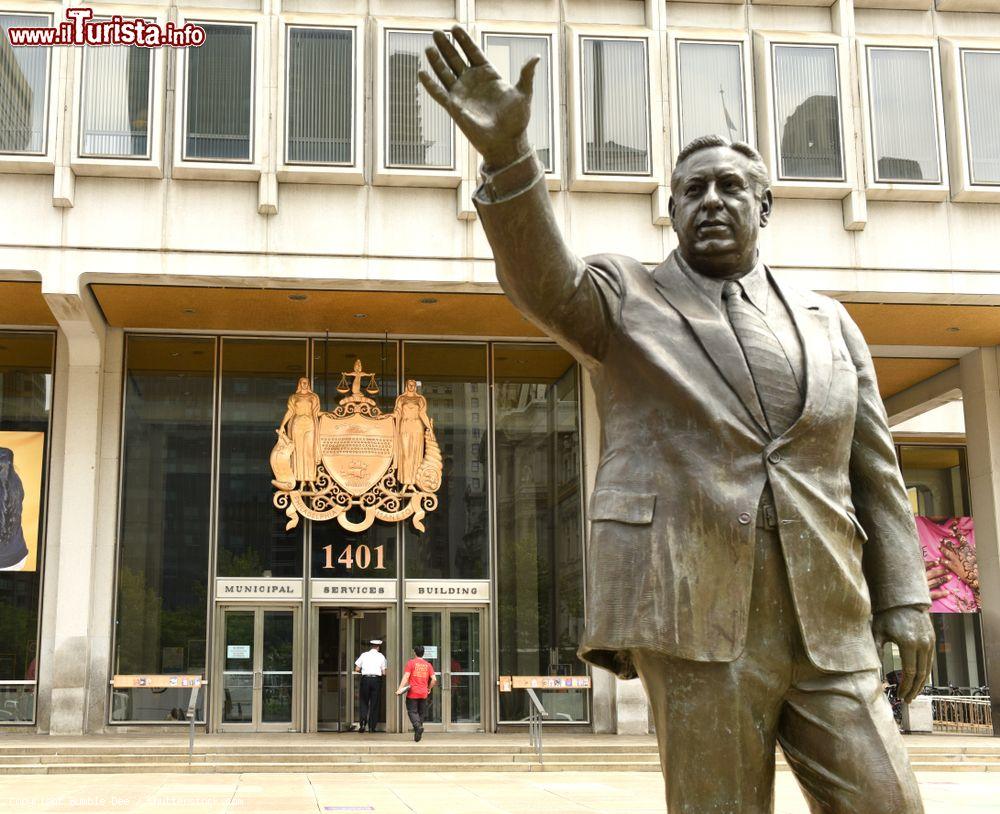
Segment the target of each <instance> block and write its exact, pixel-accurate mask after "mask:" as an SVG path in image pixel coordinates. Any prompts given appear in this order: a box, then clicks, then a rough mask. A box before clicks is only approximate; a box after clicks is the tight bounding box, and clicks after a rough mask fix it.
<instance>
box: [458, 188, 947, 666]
mask: <svg viewBox="0 0 1000 814" xmlns="http://www.w3.org/2000/svg"><path fill="white" fill-rule="evenodd" d="M529 183H530V179H529ZM521 186H522V188H523V187H524V184H522V185H521ZM503 195H504V193H503V192H502V191H498V189H497V188H496V187H492V188H491V182H490V181H489V179H487V182H486V183H484V185H483V186H481V187H480V189H479V190H478V191H477V193H476V205H477V208H478V211H479V215H480V218H481V221H482V224H483V227H484V229H485V230H486V234H487V236H488V238H489V241H490V244H491V246H492V247H493V253H494V257H495V260H496V269H497V276H498V278H499V280H500V283H501V285H502V286H503V289H504V291H505V292H506V293H507V295H508V296H509V297H510V299H511V300H512V301H513V302H514V304H515V305H516V306H517V307H518V308H519V309H520V310H521V311H522V312H523V313H525V314H526V315H527V316H528V317H529V318H530V319H532V320H533V321H534V322H535V323H537V324H538V325H539V326H540V327H541V328H543V329H544V330H545V331H546V333H548V334H549V335H550V336H551V337H553V338H554V339H556V340H557V341H558V342H559V343H560V344H561V345H563V346H564V347H565V348H566V349H568V350H569V351H570V352H571V353H572V354H573V355H574V356H575V357H576V358H577V359H578V360H579V361H580V362H581V363H582V364H583V365H584V366H585V367H586V368H587V370H588V371H589V373H590V376H591V381H592V383H593V387H594V391H595V394H596V399H597V407H598V411H599V414H600V418H601V457H600V462H599V464H598V467H597V481H596V485H595V488H594V492H593V495H592V497H591V500H590V504H589V511H588V517H589V520H590V523H591V526H590V540H589V546H588V559H587V580H588V592H587V598H588V602H587V605H588V607H587V622H586V632H585V635H584V638H583V641H582V643H581V647H580V655H581V656H582V657H583V658H585V659H587V660H588V661H590V662H592V663H594V664H597V665H600V666H603V667H607V668H608V669H611V670H614V671H615V672H617V673H619V674H620V675H622V676H624V677H632V676H634V675H635V672H634V668H633V666H632V664H631V659H630V656H629V654H630V651H631V650H632V649H634V648H648V649H651V650H654V651H657V652H660V653H662V654H665V655H669V656H675V657H680V658H684V659H692V660H696V661H712V662H725V661H731V660H733V659H735V658H737V657H738V656H739V655H740V653H741V652H742V650H743V647H744V644H745V641H746V632H747V621H748V612H749V607H750V589H751V582H752V577H753V559H754V550H755V535H756V528H755V521H756V517H757V512H758V504H759V501H760V498H761V495H762V493H763V490H764V488H765V485H766V484H767V483H770V486H771V490H772V492H773V496H774V503H775V508H776V514H777V521H778V523H777V530H778V533H779V536H780V539H781V546H782V549H783V551H784V556H785V562H786V565H787V570H788V578H789V584H790V589H791V594H792V597H793V600H794V605H795V609H796V613H797V615H798V619H799V623H800V629H801V632H802V637H803V641H804V645H805V648H806V652H807V654H808V656H809V658H810V660H811V661H812V662H813V663H814V664H815V665H816V666H817V667H819V668H820V669H823V670H829V671H854V670H864V669H871V668H875V667H877V666H878V664H879V659H878V654H877V651H876V648H875V646H874V641H873V637H872V632H871V615H872V612H873V609H874V611H876V612H877V611H880V610H884V609H886V608H890V607H895V606H901V605H920V606H924V607H926V606H927V605H928V604H929V602H930V597H929V594H928V590H927V582H926V577H925V575H924V566H923V562H922V558H921V554H920V549H919V544H918V542H917V535H916V528H915V525H914V520H913V516H912V511H911V509H910V505H909V502H908V500H907V496H906V491H905V487H904V485H903V482H902V479H901V476H900V472H899V468H898V466H897V462H896V456H895V450H894V447H893V443H892V437H891V435H890V433H889V428H888V423H887V420H886V415H885V410H884V408H883V406H882V401H881V399H880V398H879V393H878V389H877V386H876V382H875V372H874V369H873V366H872V360H871V356H870V354H869V352H868V348H867V345H866V343H865V340H864V338H863V337H862V335H861V333H860V331H859V330H858V328H857V326H856V325H855V324H854V322H853V321H852V320H851V318H850V317H849V316H848V314H847V312H846V311H845V310H844V308H843V306H841V305H840V304H839V303H838V302H836V301H835V300H832V299H829V298H827V297H823V296H820V295H817V294H814V293H812V292H809V291H797V290H795V289H792V288H791V287H789V286H786V285H784V284H778V282H777V281H776V280H774V279H773V278H772V284H773V285H774V287H775V289H776V290H777V291H778V292H779V294H780V296H781V297H782V299H783V300H784V301H785V303H786V305H787V307H788V309H789V312H790V313H791V316H792V318H793V320H794V322H795V325H796V328H797V330H798V332H799V336H800V338H801V341H802V348H803V353H804V361H805V380H806V381H805V398H804V402H805V404H804V408H803V411H802V414H801V417H800V418H799V419H798V421H797V422H796V423H795V424H794V425H793V426H792V427H791V428H789V430H788V431H787V432H785V433H784V434H783V435H781V436H780V437H778V438H772V437H771V435H770V433H769V431H768V429H767V424H766V420H765V418H764V415H763V414H762V412H761V408H760V405H759V403H758V401H757V398H756V391H755V388H754V384H753V379H752V377H751V375H750V372H749V369H748V368H747V366H746V362H745V359H744V356H743V353H742V350H741V348H740V346H739V344H738V341H737V339H736V336H735V334H734V333H733V330H732V328H731V327H730V325H729V323H728V321H727V319H726V316H725V314H724V313H722V312H721V311H720V310H719V309H718V307H716V306H715V305H714V304H713V303H711V302H710V301H709V300H708V298H707V297H705V295H704V294H702V292H701V291H699V290H698V288H697V287H696V286H695V285H694V284H693V283H692V282H691V280H690V279H689V278H688V277H687V276H686V274H685V273H684V271H683V270H682V269H681V268H680V267H679V265H678V263H677V261H676V259H675V256H674V255H671V256H670V257H668V258H667V260H666V261H665V262H664V263H662V264H661V265H660V266H659V267H658V268H656V269H655V270H654V271H653V272H652V273H650V271H649V270H648V269H647V268H646V267H645V266H643V265H642V264H640V263H638V262H637V261H635V260H632V259H630V258H628V257H622V256H616V255H598V256H595V257H590V258H587V259H586V260H581V259H579V258H577V257H576V256H574V255H573V254H572V253H571V252H570V251H569V250H568V248H567V247H566V245H565V243H564V241H563V239H562V237H561V235H560V232H559V228H558V225H557V224H556V222H555V219H554V216H553V213H552V209H551V205H550V203H549V200H548V193H547V192H546V189H545V183H544V180H542V179H541V178H540V173H539V172H537V171H536V172H535V180H534V183H532V184H530V186H528V187H527V189H525V190H523V191H515V192H514V193H511V194H510V196H509V197H507V198H504V197H503Z"/></svg>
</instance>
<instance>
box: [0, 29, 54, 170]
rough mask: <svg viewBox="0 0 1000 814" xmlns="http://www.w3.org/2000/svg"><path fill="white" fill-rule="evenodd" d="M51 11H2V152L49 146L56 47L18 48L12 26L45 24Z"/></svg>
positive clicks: (39, 150) (42, 149) (38, 151)
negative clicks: (12, 37) (51, 75)
mask: <svg viewBox="0 0 1000 814" xmlns="http://www.w3.org/2000/svg"><path fill="white" fill-rule="evenodd" d="M48 25H50V18H49V15H47V14H0V152H2V153H36V154H40V155H43V154H44V153H45V150H46V137H45V136H46V130H47V127H46V123H47V121H48V116H47V112H48V89H49V61H50V58H51V51H52V49H51V48H50V47H48V46H46V47H44V48H43V47H35V46H32V47H26V46H22V47H19V48H14V47H13V46H12V45H11V44H10V40H9V38H8V36H7V30H8V29H9V28H42V27H45V26H48Z"/></svg>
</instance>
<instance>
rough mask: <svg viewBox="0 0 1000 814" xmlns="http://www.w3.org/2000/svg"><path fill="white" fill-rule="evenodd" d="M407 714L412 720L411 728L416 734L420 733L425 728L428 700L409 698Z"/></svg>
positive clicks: (407, 700)
mask: <svg viewBox="0 0 1000 814" xmlns="http://www.w3.org/2000/svg"><path fill="white" fill-rule="evenodd" d="M406 714H407V716H408V717H409V719H410V726H412V727H413V731H414V732H420V731H421V730H422V729H423V728H424V715H426V714H427V699H426V698H407V699H406Z"/></svg>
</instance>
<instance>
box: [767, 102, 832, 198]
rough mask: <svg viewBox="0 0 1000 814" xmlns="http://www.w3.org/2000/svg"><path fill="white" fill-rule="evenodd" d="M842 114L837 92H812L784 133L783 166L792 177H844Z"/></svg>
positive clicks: (790, 117)
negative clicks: (821, 94)
mask: <svg viewBox="0 0 1000 814" xmlns="http://www.w3.org/2000/svg"><path fill="white" fill-rule="evenodd" d="M839 114H840V111H839V106H838V104H837V97H836V96H820V95H815V96H810V97H809V98H808V99H806V100H805V101H804V102H803V103H802V104H800V105H799V106H798V107H797V108H795V112H794V113H792V115H791V116H789V117H788V120H787V121H786V122H785V127H784V129H783V130H782V133H781V167H782V171H783V174H784V175H785V176H786V177H790V178H840V177H841V176H842V175H843V167H842V165H841V157H840V126H839V124H838V116H839Z"/></svg>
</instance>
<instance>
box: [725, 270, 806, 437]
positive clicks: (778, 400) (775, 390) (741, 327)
mask: <svg viewBox="0 0 1000 814" xmlns="http://www.w3.org/2000/svg"><path fill="white" fill-rule="evenodd" d="M722 296H723V298H724V299H725V301H726V311H727V312H728V314H729V321H730V323H732V326H733V330H734V331H735V332H736V338H737V339H738V340H739V343H740V346H741V347H742V348H743V355H744V356H746V360H747V365H749V367H750V375H751V376H753V383H754V385H755V386H756V387H757V396H758V398H759V399H760V405H761V407H763V408H764V415H765V416H766V417H767V423H768V424H769V425H770V427H771V434H772V435H773V436H774V437H775V438H777V437H778V436H779V435H781V434H782V433H784V432H785V430H787V429H788V428H789V427H791V426H792V424H794V423H795V419H797V418H798V417H799V413H800V412H802V393H801V391H800V390H799V384H798V382H797V381H796V379H795V374H794V372H793V371H792V366H791V364H790V363H789V361H788V357H787V356H786V355H785V351H784V350H783V349H782V347H781V343H780V342H779V341H778V337H776V336H775V335H774V331H772V330H771V329H770V328H769V327H768V325H767V322H766V321H765V320H764V316H763V314H761V313H760V311H758V310H757V309H756V308H755V307H754V306H753V304H752V303H750V302H748V301H747V300H746V298H745V297H744V296H743V287H742V286H741V285H740V284H739V283H738V282H736V281H735V280H727V281H726V283H725V285H723V287H722Z"/></svg>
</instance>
